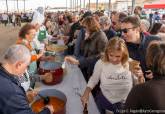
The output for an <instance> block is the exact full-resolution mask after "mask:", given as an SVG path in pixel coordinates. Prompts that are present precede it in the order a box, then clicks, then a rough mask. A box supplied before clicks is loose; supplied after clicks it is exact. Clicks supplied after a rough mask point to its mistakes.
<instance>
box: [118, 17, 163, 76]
mask: <svg viewBox="0 0 165 114" xmlns="http://www.w3.org/2000/svg"><path fill="white" fill-rule="evenodd" d="M121 31H122V35H123V37H124V39H125V41H126V44H127V48H128V51H129V55H130V58H132V59H133V60H137V61H139V62H140V66H141V68H142V71H143V73H144V75H145V76H146V74H145V72H146V71H147V70H149V69H148V68H147V67H146V49H147V47H148V45H149V44H150V42H152V41H155V40H160V38H159V37H156V36H151V35H148V36H145V35H144V34H143V33H140V19H139V18H138V17H137V16H128V17H126V18H124V19H123V20H122V24H121ZM135 72H136V73H138V71H135Z"/></svg>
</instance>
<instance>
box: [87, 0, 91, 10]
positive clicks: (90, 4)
mask: <svg viewBox="0 0 165 114" xmlns="http://www.w3.org/2000/svg"><path fill="white" fill-rule="evenodd" d="M90 9H91V1H90V0H89V7H88V10H90Z"/></svg>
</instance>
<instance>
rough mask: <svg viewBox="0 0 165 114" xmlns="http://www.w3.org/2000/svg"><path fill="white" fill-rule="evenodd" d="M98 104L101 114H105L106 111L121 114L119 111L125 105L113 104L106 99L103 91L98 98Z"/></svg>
mask: <svg viewBox="0 0 165 114" xmlns="http://www.w3.org/2000/svg"><path fill="white" fill-rule="evenodd" d="M96 104H97V107H98V109H99V111H100V113H101V114H105V110H109V111H112V112H113V113H114V114H119V110H120V109H122V107H123V105H124V104H123V103H121V102H117V103H114V104H112V103H111V102H110V101H108V99H107V98H105V97H104V95H103V94H102V92H101V91H100V93H99V94H98V95H97V96H96Z"/></svg>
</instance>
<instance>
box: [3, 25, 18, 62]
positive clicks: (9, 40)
mask: <svg viewBox="0 0 165 114" xmlns="http://www.w3.org/2000/svg"><path fill="white" fill-rule="evenodd" d="M19 30H20V27H13V26H11V25H7V27H5V26H4V25H2V24H0V58H1V56H2V55H3V53H4V51H5V50H6V49H7V48H8V47H9V46H10V45H12V44H15V42H16V39H17V38H18V32H19ZM0 60H1V59H0Z"/></svg>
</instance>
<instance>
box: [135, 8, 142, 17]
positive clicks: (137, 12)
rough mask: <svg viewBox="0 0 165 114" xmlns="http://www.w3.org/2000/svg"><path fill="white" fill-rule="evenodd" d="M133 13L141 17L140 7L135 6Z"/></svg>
mask: <svg viewBox="0 0 165 114" xmlns="http://www.w3.org/2000/svg"><path fill="white" fill-rule="evenodd" d="M134 14H135V15H136V16H138V17H139V18H140V19H141V17H142V7H140V6H136V7H135V9H134Z"/></svg>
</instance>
